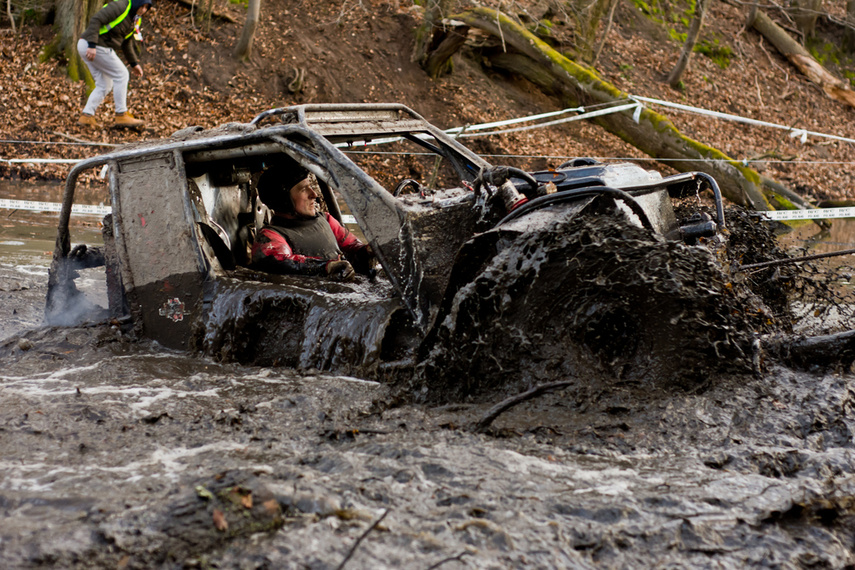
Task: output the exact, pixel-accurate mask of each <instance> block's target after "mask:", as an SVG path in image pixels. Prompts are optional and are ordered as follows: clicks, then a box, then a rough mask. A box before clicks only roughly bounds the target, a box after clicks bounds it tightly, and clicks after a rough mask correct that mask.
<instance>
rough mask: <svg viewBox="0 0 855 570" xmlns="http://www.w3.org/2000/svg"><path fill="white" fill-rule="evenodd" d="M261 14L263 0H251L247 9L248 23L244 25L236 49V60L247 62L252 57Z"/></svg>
mask: <svg viewBox="0 0 855 570" xmlns="http://www.w3.org/2000/svg"><path fill="white" fill-rule="evenodd" d="M260 12H261V0H249V5H248V6H247V8H246V22H244V24H243V32H241V35H240V40H239V41H238V44H237V47H235V58H236V59H239V60H241V61H247V60H248V59H249V57H250V56H251V55H252V40H253V39H254V38H255V30H256V29H257V28H258V15H259V13H260Z"/></svg>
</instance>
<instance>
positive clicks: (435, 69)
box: [422, 26, 469, 79]
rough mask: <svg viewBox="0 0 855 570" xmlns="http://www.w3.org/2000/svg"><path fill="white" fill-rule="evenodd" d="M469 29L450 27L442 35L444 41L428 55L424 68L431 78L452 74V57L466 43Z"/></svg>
mask: <svg viewBox="0 0 855 570" xmlns="http://www.w3.org/2000/svg"><path fill="white" fill-rule="evenodd" d="M468 32H469V28H468V27H466V26H456V27H453V28H452V27H449V28H448V29H446V30H445V31H444V32H443V33H442V41H440V42H439V45H438V46H437V47H436V49H434V50H433V51H432V52H431V53H429V54H428V56H427V59H426V60H425V61H424V64H423V65H422V67H423V68H424V70H425V71H426V72H427V74H428V75H429V76H431V77H432V78H434V79H436V78H437V77H439V76H440V75H442V74H443V73H447V72H450V71H451V69H450V65H449V63H450V61H451V56H452V55H454V54H455V53H456V52H457V50H459V49H460V47H461V46H462V45H463V44H464V43H465V42H466V34H467V33H468Z"/></svg>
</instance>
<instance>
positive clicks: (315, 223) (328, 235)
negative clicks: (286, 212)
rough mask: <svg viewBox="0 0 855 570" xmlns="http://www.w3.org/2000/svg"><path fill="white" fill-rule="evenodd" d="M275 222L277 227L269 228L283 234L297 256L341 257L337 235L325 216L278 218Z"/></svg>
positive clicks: (271, 226) (327, 258)
mask: <svg viewBox="0 0 855 570" xmlns="http://www.w3.org/2000/svg"><path fill="white" fill-rule="evenodd" d="M274 221H275V222H276V225H269V226H267V227H268V228H270V229H272V230H276V231H277V232H279V233H280V234H282V236H283V237H284V238H285V239H286V240H288V245H290V246H291V250H292V251H293V252H294V253H295V254H297V255H305V256H307V257H319V258H321V259H326V260H330V259H339V257H340V256H341V250H340V249H339V247H338V243H337V242H336V239H335V234H333V232H332V229H330V225H329V222H327V219H326V217H325V216H324V215H322V214H318V215H317V216H315V217H314V218H310V219H290V218H283V217H280V216H277V217H276V218H274Z"/></svg>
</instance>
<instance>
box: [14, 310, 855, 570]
mask: <svg viewBox="0 0 855 570" xmlns="http://www.w3.org/2000/svg"><path fill="white" fill-rule="evenodd" d="M0 363H2V368H3V373H2V384H0V391H2V400H3V406H2V411H0V426H2V438H0V452H2V457H3V459H2V465H3V469H2V472H3V474H4V475H3V477H2V480H3V484H2V492H0V508H2V510H3V515H4V516H3V523H2V524H0V535H2V548H0V553H2V559H3V562H4V566H5V567H8V568H30V567H34V568H59V567H62V568H153V567H158V568H188V567H189V568H195V567H200V568H205V567H208V568H210V567H216V568H335V567H338V565H339V564H340V563H341V562H342V561H343V560H344V559H345V557H346V556H347V555H348V553H349V551H350V550H351V548H352V547H353V546H354V545H355V544H356V543H357V541H358V540H359V539H360V537H361V536H363V535H364V534H365V533H368V535H367V536H366V537H365V539H364V541H362V542H361V543H360V545H359V547H358V548H357V549H356V551H355V553H354V554H353V557H352V558H351V559H350V561H349V562H348V564H347V567H349V568H389V569H391V568H424V569H427V568H431V567H434V565H435V564H439V563H440V562H442V561H446V563H445V567H448V568H508V567H517V568H522V567H531V568H559V567H578V568H593V567H598V568H632V567H636V568H637V567H651V566H662V565H667V566H677V567H695V568H712V567H715V568H743V567H746V566H758V565H769V566H773V567H793V568H797V567H807V566H816V565H819V566H821V567H829V568H844V567H849V566H851V565H852V564H853V563H855V554H853V550H852V540H853V536H855V498H853V497H855V473H853V465H855V455H853V453H855V450H853V447H852V430H853V428H855V425H853V420H852V413H853V404H854V403H855V391H853V389H852V381H851V380H852V377H851V375H849V374H846V375H840V374H836V373H832V374H805V373H796V372H793V371H791V370H787V369H782V368H778V367H772V368H771V369H770V370H768V372H767V373H766V374H764V375H762V376H760V377H751V376H744V375H742V376H737V377H730V378H728V377H724V378H720V379H719V380H718V381H717V382H716V383H715V384H714V385H712V386H709V387H707V388H706V389H704V390H701V391H700V392H695V393H690V392H685V391H674V390H668V389H646V390H643V391H639V390H638V389H636V388H633V387H632V386H629V385H621V384H620V383H618V384H616V385H613V386H609V387H599V388H598V387H596V386H593V385H582V384H580V385H578V386H572V387H570V388H568V389H566V390H563V391H561V392H558V393H556V394H552V395H550V396H547V397H543V398H539V399H537V400H535V401H533V402H530V403H528V404H524V405H521V406H519V407H518V408H515V409H514V410H511V411H509V412H507V413H506V414H505V415H503V416H501V417H500V418H499V419H498V420H497V421H496V422H495V424H494V426H493V427H492V429H491V431H490V432H489V433H488V434H485V435H482V434H479V433H476V432H475V431H474V430H473V429H472V425H473V423H474V422H475V421H476V420H477V419H478V418H479V417H480V416H481V415H482V414H483V413H484V412H485V411H486V408H487V406H486V405H454V406H446V407H441V408H424V407H421V406H413V405H404V406H399V407H394V408H389V407H387V406H385V405H384V406H380V405H378V402H383V401H386V400H387V399H388V397H389V394H388V389H387V388H386V387H384V386H382V385H378V384H374V383H369V382H365V381H360V380H356V379H353V378H347V377H336V376H331V375H326V374H311V373H309V374H302V375H299V376H298V375H295V374H294V373H292V372H289V371H288V370H285V369H270V368H255V367H242V366H237V365H223V364H217V363H214V362H211V361H207V360H205V359H200V358H197V357H193V356H189V355H182V354H174V353H169V352H165V351H163V350H162V349H158V348H157V347H155V346H150V345H147V344H145V343H128V342H127V341H126V340H125V339H123V338H122V337H121V335H118V334H117V332H116V330H115V329H112V328H111V327H109V326H95V327H83V328H77V329H39V330H35V331H32V332H29V333H27V334H26V335H24V336H23V337H21V338H14V339H10V340H8V341H7V342H6V343H5V344H4V345H3V346H2V347H0ZM384 513H385V514H386V516H385V518H383V520H382V522H381V523H380V524H379V525H377V526H376V527H375V528H373V530H370V531H369V529H371V528H372V524H373V523H374V522H376V521H377V520H378V519H379V518H380V517H381V516H382V515H383V514H384ZM451 559H456V560H451Z"/></svg>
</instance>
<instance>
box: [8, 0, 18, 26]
mask: <svg viewBox="0 0 855 570" xmlns="http://www.w3.org/2000/svg"><path fill="white" fill-rule="evenodd" d="M6 14H7V15H8V16H9V23H10V24H12V33H13V34H14V33H15V32H16V31H17V30H16V29H15V18H14V16H12V0H6Z"/></svg>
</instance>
